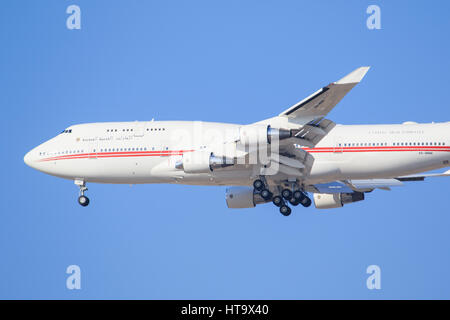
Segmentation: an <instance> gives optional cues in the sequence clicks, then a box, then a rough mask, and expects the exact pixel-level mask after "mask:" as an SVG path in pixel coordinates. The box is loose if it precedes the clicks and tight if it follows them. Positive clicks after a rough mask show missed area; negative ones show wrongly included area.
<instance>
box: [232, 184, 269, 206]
mask: <svg viewBox="0 0 450 320" xmlns="http://www.w3.org/2000/svg"><path fill="white" fill-rule="evenodd" d="M226 200H227V206H228V208H230V209H242V208H253V207H255V206H256V205H257V204H261V203H266V202H269V201H271V200H264V199H263V198H262V197H261V196H260V195H259V194H258V193H254V188H253V187H230V188H228V189H227V191H226Z"/></svg>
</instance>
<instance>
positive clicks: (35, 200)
mask: <svg viewBox="0 0 450 320" xmlns="http://www.w3.org/2000/svg"><path fill="white" fill-rule="evenodd" d="M71 4H77V5H79V6H80V8H81V12H82V18H81V19H82V22H81V23H82V25H81V30H68V29H67V28H66V19H67V17H68V14H66V13H65V11H66V8H67V7H68V6H69V5H71ZM370 4H377V5H379V6H380V7H381V19H382V20H381V26H382V29H381V30H368V29H367V28H366V19H367V17H368V15H367V14H366V8H367V7H368V6H369V5H370ZM449 9H450V4H449V2H448V1H433V2H430V1H414V2H412V1H363V0H354V1H92V0H90V1H87V0H71V1H63V0H59V1H12V0H8V1H2V8H1V11H0V41H1V50H0V63H1V68H0V71H1V72H0V85H1V88H2V90H0V92H1V94H0V106H1V110H2V116H1V117H0V121H1V126H0V133H1V136H2V143H1V145H2V148H1V152H2V156H3V162H2V164H3V165H2V169H1V170H2V174H1V176H2V183H1V185H0V188H1V194H2V201H1V202H0V207H1V214H0V261H1V263H0V298H25V299H37V298H62V299H81V298H85V299H86V298H87V299H91V298H101V299H103V298H125V299H132V298H133V299H142V298H145V299H171V298H172V299H229V298H234V299H305V298H310V299H315V298H327V299H334V298H337V299H347V298H357V299H393V298H405V299H412V298H425V299H428V298H446V299H448V298H450V289H449V285H450V273H449V272H448V270H450V255H449V252H450V232H449V226H450V216H449V212H448V186H449V185H450V180H449V179H447V178H436V179H434V180H428V181H425V182H421V183H410V184H408V185H407V186H406V187H402V188H397V189H395V190H393V191H391V192H387V191H374V192H373V193H371V194H369V195H368V196H367V200H366V201H364V202H359V203H355V204H351V205H348V206H346V207H344V208H342V209H338V210H332V211H318V210H316V209H314V208H309V209H302V208H296V209H295V210H294V212H293V214H292V215H291V216H290V217H289V218H285V217H282V216H281V215H280V214H279V212H278V210H277V209H276V208H275V207H274V206H272V205H270V204H269V205H263V206H258V207H257V208H256V209H248V210H247V209H246V210H241V211H233V210H229V209H227V207H226V204H225V188H223V187H186V186H178V185H177V186H173V185H141V186H133V187H130V186H128V185H95V184H92V185H89V192H88V195H89V197H90V198H91V205H90V206H89V207H87V208H81V207H80V206H79V205H78V204H77V202H76V197H77V193H78V190H77V188H76V187H75V186H74V185H73V183H72V182H71V181H66V180H61V179H57V178H54V177H51V176H47V175H44V174H42V173H40V172H37V171H35V170H32V169H31V168H29V167H27V166H26V165H25V164H24V163H23V156H24V154H25V153H26V152H27V151H28V150H30V149H32V148H33V147H35V146H36V145H38V144H40V143H42V142H43V141H45V140H47V139H49V138H51V137H53V136H55V135H56V134H58V133H59V132H60V131H61V130H62V129H64V128H66V127H68V126H69V125H72V124H76V123H85V122H97V121H133V120H150V119H152V118H155V119H156V120H205V121H223V122H234V123H243V124H245V123H251V122H255V121H258V120H261V119H264V118H268V117H271V116H273V115H276V114H278V113H279V112H280V111H282V110H284V109H286V108H287V107H289V106H290V105H292V104H294V103H295V102H297V101H299V100H301V99H303V98H304V97H306V96H307V95H309V94H311V93H312V92H313V91H315V90H317V89H318V88H320V87H321V86H323V85H326V84H328V83H329V82H331V81H335V80H338V79H339V78H341V77H342V76H344V75H345V74H347V73H348V72H350V71H352V70H353V69H355V68H356V67H359V66H361V65H370V66H372V69H371V70H370V71H369V73H368V74H367V76H366V78H365V79H364V81H363V82H362V83H361V84H360V85H358V86H357V87H356V88H355V89H354V90H353V91H352V92H351V93H350V94H349V95H348V96H347V97H345V99H344V100H343V101H342V102H341V103H340V104H339V105H338V106H337V107H336V108H335V109H334V110H333V111H332V112H331V113H330V115H329V118H331V119H332V120H334V121H335V122H337V123H342V124H366V123H369V124H375V123H401V122H403V121H407V120H410V121H418V122H431V121H436V122H437V121H448V120H450V110H449V103H448V89H447V87H448V85H449V80H448V75H449V71H450V61H449V59H448V57H449V54H450V45H449V41H448V33H449V31H450V20H449V19H448V12H449ZM72 264H76V265H79V266H80V268H81V272H82V281H81V282H82V289H81V290H72V291H70V290H67V289H66V286H65V284H66V277H67V275H66V273H65V270H66V268H67V266H69V265H72ZM372 264H376V265H379V266H380V267H381V272H382V280H381V285H382V289H381V290H368V289H367V288H366V278H367V277H368V275H367V274H366V268H367V266H369V265H372Z"/></svg>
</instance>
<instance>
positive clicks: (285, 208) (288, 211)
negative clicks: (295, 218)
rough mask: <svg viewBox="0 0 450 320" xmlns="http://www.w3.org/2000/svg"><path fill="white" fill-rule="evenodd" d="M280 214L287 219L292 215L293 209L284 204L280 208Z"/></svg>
mask: <svg viewBox="0 0 450 320" xmlns="http://www.w3.org/2000/svg"><path fill="white" fill-rule="evenodd" d="M280 213H281V214H282V215H283V216H285V217H287V216H289V215H290V214H291V208H289V207H288V206H287V205H285V204H283V205H282V206H281V207H280Z"/></svg>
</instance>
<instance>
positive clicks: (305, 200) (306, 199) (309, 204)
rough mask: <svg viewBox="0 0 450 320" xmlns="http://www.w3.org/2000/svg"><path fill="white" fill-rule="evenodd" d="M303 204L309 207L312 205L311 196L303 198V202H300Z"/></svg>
mask: <svg viewBox="0 0 450 320" xmlns="http://www.w3.org/2000/svg"><path fill="white" fill-rule="evenodd" d="M300 203H301V204H302V206H304V207H305V208H308V207H309V206H311V203H312V202H311V199H310V198H309V197H305V199H303V200H302V202H300Z"/></svg>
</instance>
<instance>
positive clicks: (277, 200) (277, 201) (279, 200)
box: [272, 196, 284, 207]
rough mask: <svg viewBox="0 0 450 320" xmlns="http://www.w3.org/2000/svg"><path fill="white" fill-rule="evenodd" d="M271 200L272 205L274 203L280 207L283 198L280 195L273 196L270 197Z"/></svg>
mask: <svg viewBox="0 0 450 320" xmlns="http://www.w3.org/2000/svg"><path fill="white" fill-rule="evenodd" d="M272 202H273V204H274V205H276V206H277V207H281V206H282V205H283V202H284V201H283V198H282V197H280V196H275V197H273V199H272Z"/></svg>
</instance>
